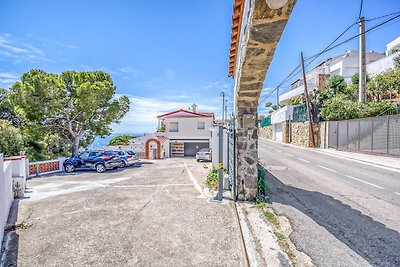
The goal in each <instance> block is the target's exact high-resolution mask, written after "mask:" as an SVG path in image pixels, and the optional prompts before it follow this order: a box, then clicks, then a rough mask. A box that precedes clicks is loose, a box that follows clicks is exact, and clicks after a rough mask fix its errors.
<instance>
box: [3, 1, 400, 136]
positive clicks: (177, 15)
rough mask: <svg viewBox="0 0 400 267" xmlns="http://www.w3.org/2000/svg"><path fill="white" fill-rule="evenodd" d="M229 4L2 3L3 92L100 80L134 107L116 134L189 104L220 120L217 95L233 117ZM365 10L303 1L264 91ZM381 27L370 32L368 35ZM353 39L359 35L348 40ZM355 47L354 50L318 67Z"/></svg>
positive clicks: (367, 10) (142, 128) (398, 29)
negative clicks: (32, 75) (46, 79)
mask: <svg viewBox="0 0 400 267" xmlns="http://www.w3.org/2000/svg"><path fill="white" fill-rule="evenodd" d="M232 3H233V0H192V1H183V0H175V1H173V0H171V1H128V0H125V1H122V0H118V1H101V0H97V1H77V0H69V1H50V0H41V1H33V0H32V1H27V0H26V1H22V0H0V86H1V87H9V86H10V85H11V84H12V83H13V82H15V80H17V79H18V78H19V77H20V75H21V74H22V73H24V72H26V71H28V70H30V69H31V68H41V69H44V70H45V71H47V72H56V73H60V72H62V71H65V70H71V69H72V70H78V71H79V70H104V71H106V72H108V73H110V74H111V75H112V77H113V80H114V83H115V84H116V86H117V93H118V95H122V94H125V95H128V96H129V97H130V98H131V100H132V107H131V111H130V113H129V114H128V115H127V116H126V118H125V119H124V120H123V122H122V123H121V124H120V125H115V126H113V128H114V130H115V132H134V133H141V132H152V131H154V129H155V126H156V123H157V122H156V121H157V119H156V115H157V114H160V113H163V112H167V111H171V110H174V109H179V108H187V107H189V106H190V105H191V104H192V103H193V102H195V103H197V104H198V106H199V107H198V108H199V110H200V111H213V112H215V113H216V114H217V116H220V113H221V112H220V105H221V98H220V96H219V95H220V92H221V91H222V90H223V91H225V92H226V94H227V97H228V99H229V105H230V107H231V106H232V99H233V92H232V91H233V80H232V79H231V78H228V77H227V73H228V58H229V42H230V31H231V16H232ZM359 5H360V2H359V1H358V0H347V1H345V0H338V1H317V0H298V3H297V5H296V6H295V9H294V11H293V13H292V16H291V18H290V20H289V22H288V25H287V28H286V30H285V32H284V34H283V36H282V39H281V42H280V43H279V46H278V48H277V50H276V54H275V57H274V60H273V62H272V64H271V67H270V69H269V71H268V75H267V78H266V81H265V83H264V87H265V91H266V92H268V91H269V90H271V89H270V88H274V87H275V86H276V85H278V84H279V83H280V82H281V81H282V80H283V79H284V78H285V77H286V75H287V74H288V73H290V71H291V70H292V69H293V68H294V67H295V66H296V65H297V64H298V63H299V57H300V51H303V52H304V53H305V55H306V56H309V55H312V54H315V53H316V52H318V51H320V50H321V49H323V48H324V46H326V45H327V44H328V43H329V42H330V41H332V40H333V39H334V38H335V37H336V36H337V35H338V34H339V33H341V32H342V31H343V30H344V29H345V28H346V27H347V26H349V25H350V24H351V23H352V22H354V21H355V20H356V19H357V16H358V10H359ZM363 10H364V11H363V14H364V15H365V16H366V18H373V17H377V16H380V15H384V14H387V13H391V12H396V11H400V1H398V0H384V1H379V2H378V1H376V0H365V1H364V9H363ZM399 21H400V20H399V19H396V20H395V21H394V23H389V24H388V25H386V26H384V27H381V28H380V29H378V30H375V31H373V32H371V34H368V35H367V49H368V50H375V51H378V52H384V50H385V45H386V43H388V42H389V41H391V40H393V39H395V38H396V37H398V36H400V23H399ZM377 22H379V20H377V21H373V22H369V23H367V29H368V28H369V27H370V26H373V25H374V24H375V23H377ZM357 31H358V30H357V27H354V28H353V29H352V30H351V31H349V33H348V35H347V36H348V37H350V36H352V35H354V34H357ZM357 47H358V41H357V40H354V41H352V42H350V43H347V44H346V45H343V46H341V47H339V48H337V49H335V50H333V51H331V52H329V53H327V54H325V55H322V56H321V57H320V58H319V59H318V60H317V61H319V60H322V59H324V58H326V57H329V56H331V55H334V54H339V53H342V52H344V51H346V50H348V49H356V50H357ZM317 61H316V62H317ZM310 67H311V66H310ZM287 85H288V84H287ZM287 85H286V86H287ZM270 100H272V101H274V100H275V96H273V97H271V98H270ZM262 105H264V103H262ZM230 110H231V108H230ZM260 112H261V113H263V112H265V108H260Z"/></svg>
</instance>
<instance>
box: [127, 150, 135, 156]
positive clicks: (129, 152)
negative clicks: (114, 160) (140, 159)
mask: <svg viewBox="0 0 400 267" xmlns="http://www.w3.org/2000/svg"><path fill="white" fill-rule="evenodd" d="M126 153H128V154H129V155H131V156H135V152H133V151H126Z"/></svg>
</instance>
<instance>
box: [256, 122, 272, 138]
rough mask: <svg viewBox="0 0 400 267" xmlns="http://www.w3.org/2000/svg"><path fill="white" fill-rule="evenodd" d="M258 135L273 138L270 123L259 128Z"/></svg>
mask: <svg viewBox="0 0 400 267" xmlns="http://www.w3.org/2000/svg"><path fill="white" fill-rule="evenodd" d="M259 136H260V137H262V138H267V139H270V140H272V139H273V138H274V135H273V133H272V125H270V126H265V127H261V128H259Z"/></svg>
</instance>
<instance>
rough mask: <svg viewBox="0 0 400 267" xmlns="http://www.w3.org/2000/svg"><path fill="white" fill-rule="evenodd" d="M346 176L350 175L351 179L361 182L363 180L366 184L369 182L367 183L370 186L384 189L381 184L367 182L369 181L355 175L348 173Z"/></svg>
mask: <svg viewBox="0 0 400 267" xmlns="http://www.w3.org/2000/svg"><path fill="white" fill-rule="evenodd" d="M346 177H348V178H350V179H353V180H356V181H359V182H361V183H364V184H367V185H370V186H373V187H376V188H380V189H383V187H382V186H379V185H376V184H373V183H369V182H367V181H364V180H361V179H358V178H356V177H354V176H351V175H346ZM395 194H396V193H395Z"/></svg>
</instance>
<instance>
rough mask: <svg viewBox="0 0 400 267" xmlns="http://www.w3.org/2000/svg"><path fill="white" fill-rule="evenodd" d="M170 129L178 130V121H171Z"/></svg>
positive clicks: (172, 130) (171, 130)
mask: <svg viewBox="0 0 400 267" xmlns="http://www.w3.org/2000/svg"><path fill="white" fill-rule="evenodd" d="M169 131H170V132H174V133H176V132H178V123H177V122H170V123H169Z"/></svg>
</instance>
